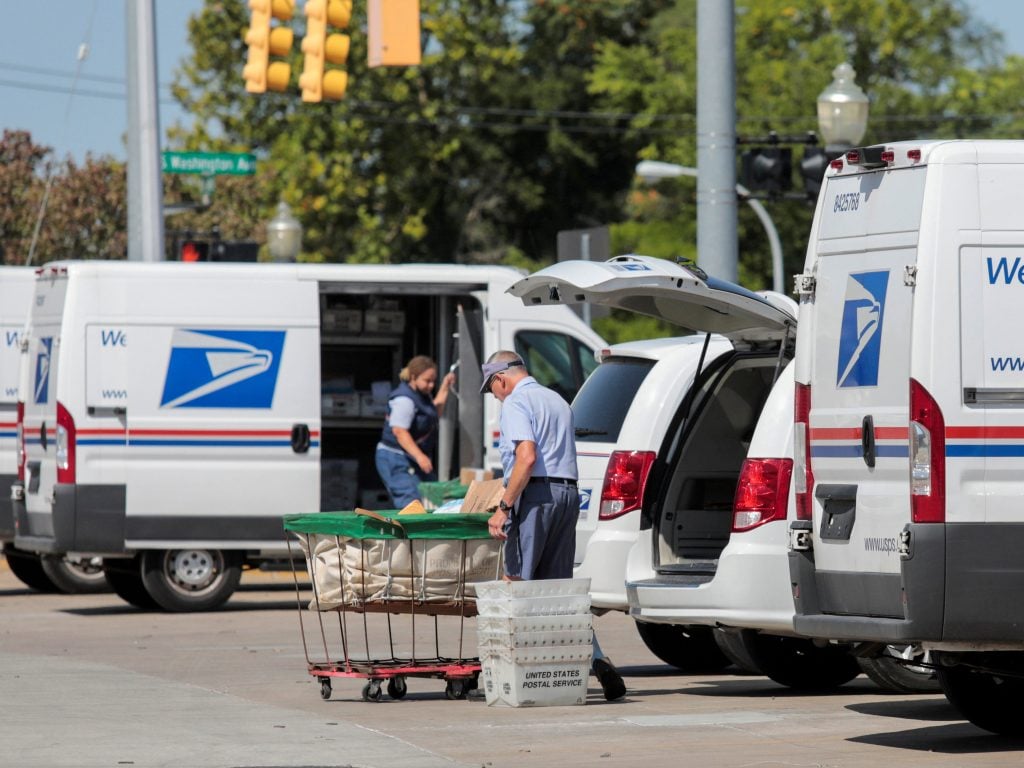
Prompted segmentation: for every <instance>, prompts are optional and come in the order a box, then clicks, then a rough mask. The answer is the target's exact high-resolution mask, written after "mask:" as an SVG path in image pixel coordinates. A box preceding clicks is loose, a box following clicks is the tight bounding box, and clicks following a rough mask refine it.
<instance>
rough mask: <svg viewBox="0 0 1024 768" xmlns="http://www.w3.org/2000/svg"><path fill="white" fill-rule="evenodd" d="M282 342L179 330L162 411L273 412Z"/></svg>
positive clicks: (270, 335)
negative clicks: (247, 409)
mask: <svg viewBox="0 0 1024 768" xmlns="http://www.w3.org/2000/svg"><path fill="white" fill-rule="evenodd" d="M284 336H285V332H284V331H235V330H223V331H221V330H187V329H182V328H176V329H175V330H174V334H173V336H172V338H171V357H170V360H169V361H168V363H167V376H166V377H165V378H164V391H163V395H162V396H161V398H160V407H161V408H270V407H272V406H273V404H274V389H275V387H276V385H277V373H278V370H279V368H280V365H281V350H282V349H283V348H284Z"/></svg>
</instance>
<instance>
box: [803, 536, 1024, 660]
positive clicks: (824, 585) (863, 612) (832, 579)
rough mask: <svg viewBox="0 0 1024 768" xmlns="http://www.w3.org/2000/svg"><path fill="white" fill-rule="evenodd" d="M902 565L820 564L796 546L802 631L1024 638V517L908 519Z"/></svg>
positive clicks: (883, 638) (968, 639)
mask: <svg viewBox="0 0 1024 768" xmlns="http://www.w3.org/2000/svg"><path fill="white" fill-rule="evenodd" d="M905 530H906V531H907V532H908V533H909V534H910V551H909V554H908V555H906V556H903V557H902V559H901V562H900V572H899V573H895V574H883V573H842V572H825V571H818V570H816V568H815V563H814V551H813V550H808V551H802V552H791V553H790V577H791V580H792V584H793V588H794V593H795V601H794V602H795V606H796V614H797V615H796V618H795V620H794V626H795V628H796V631H797V632H799V633H800V634H803V635H810V636H813V637H828V638H831V639H835V640H855V641H870V642H884V643H900V642H904V643H908V642H931V643H974V644H981V645H985V644H992V645H996V644H1005V643H1022V642H1024V602H1022V601H1021V600H1020V598H1019V596H1020V595H1021V594H1022V593H1024V558H1022V557H1021V552H1022V551H1024V524H1014V523H949V524H946V525H937V524H910V525H908V526H907V527H906V529H905Z"/></svg>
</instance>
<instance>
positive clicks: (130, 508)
mask: <svg viewBox="0 0 1024 768" xmlns="http://www.w3.org/2000/svg"><path fill="white" fill-rule="evenodd" d="M522 275H523V273H522V272H520V271H518V270H514V269H510V268H507V267H496V266H466V265H455V264H407V265H349V264H224V263H221V264H218V263H211V264H184V263H162V264H145V263H129V262H107V261H100V262H89V261H82V262H77V261H68V262H57V263H53V264H49V265H46V266H45V267H43V268H42V269H40V270H39V274H38V277H37V278H36V281H35V298H34V302H33V306H32V311H31V315H30V320H29V323H28V324H27V326H26V343H27V351H28V353H27V356H26V357H25V359H24V363H25V365H26V366H27V368H26V371H25V373H26V375H24V376H23V377H22V379H21V381H22V384H23V389H24V390H25V391H24V396H23V400H24V408H23V411H22V413H21V416H20V418H19V428H20V431H19V434H20V435H21V437H22V447H23V452H22V459H21V461H20V462H19V466H18V479H17V480H16V481H15V482H14V484H13V486H12V494H13V506H14V518H15V523H16V531H15V544H16V545H17V547H18V548H19V549H21V550H27V551H31V552H38V553H42V554H44V555H49V554H61V553H78V554H83V555H99V556H102V558H103V568H104V570H105V572H106V578H107V581H108V582H109V583H110V585H111V586H112V587H113V589H114V590H115V591H116V592H117V593H118V594H119V595H120V596H121V597H122V598H124V599H125V600H127V601H128V602H130V603H132V604H135V605H139V606H159V607H162V608H164V609H167V610H178V611H190V610H202V609H208V608H213V607H215V606H218V605H220V604H221V603H223V602H224V601H225V600H227V599H228V597H229V596H230V595H231V594H232V592H233V591H234V589H235V586H236V585H237V583H238V580H239V577H240V571H241V569H242V568H243V567H246V566H249V565H254V564H258V563H260V562H263V561H265V560H266V559H267V558H279V557H283V556H285V555H287V548H286V545H285V539H284V531H283V529H282V527H281V520H282V516H283V515H285V514H291V513H298V512H308V511H319V510H321V509H327V510H330V509H354V508H355V507H357V506H361V507H368V508H371V509H372V508H381V507H388V506H390V505H389V503H388V501H387V496H386V493H383V484H382V482H381V480H380V478H379V477H378V476H377V472H376V468H375V466H374V463H373V459H372V457H373V453H374V448H375V446H376V444H377V441H378V440H379V439H380V434H381V429H382V426H383V422H384V415H385V408H386V402H387V396H388V393H389V391H390V389H391V388H392V387H393V386H394V385H396V384H397V382H398V373H399V371H400V369H401V368H402V367H403V366H404V365H405V364H406V362H407V361H408V360H409V358H411V357H412V356H413V355H418V354H425V355H429V356H431V357H433V358H434V359H435V360H437V361H438V363H439V365H440V368H441V369H442V370H444V371H447V370H449V369H450V368H453V367H454V368H457V370H458V382H457V385H456V393H455V397H454V398H453V400H451V401H449V403H450V405H451V407H449V408H446V411H445V419H444V420H443V421H442V423H441V425H440V428H439V445H440V447H439V450H438V462H437V464H438V466H439V467H440V468H441V472H442V477H444V476H445V475H446V473H445V470H444V468H445V467H446V466H447V467H448V470H449V472H450V471H452V470H454V471H455V472H457V471H458V468H460V467H462V466H468V467H482V466H495V465H499V464H500V461H499V458H498V452H497V434H498V403H497V402H496V401H494V400H493V398H486V399H485V398H483V397H482V396H481V395H480V393H479V388H480V384H481V382H480V361H481V360H484V359H486V358H487V356H488V355H490V354H491V353H492V352H494V351H496V350H498V349H514V350H516V351H517V352H518V353H519V354H520V355H521V356H522V357H523V359H524V360H526V361H527V364H528V365H529V367H530V371H531V372H532V373H533V374H534V376H536V377H537V378H538V380H539V381H541V383H543V384H545V385H547V386H551V387H552V388H554V389H556V391H558V392H560V393H561V394H562V395H563V396H564V397H565V398H566V399H567V400H570V399H571V398H572V397H573V395H574V394H575V392H576V390H577V389H578V388H579V386H580V384H581V383H582V382H583V380H584V379H585V378H586V376H587V374H589V372H590V370H591V369H592V368H593V367H594V366H595V365H596V362H595V360H594V350H595V349H597V348H600V346H602V345H603V341H602V340H601V339H600V337H598V336H597V335H596V334H594V333H593V332H592V331H591V330H590V329H589V328H588V327H587V326H586V325H585V324H584V323H583V322H582V320H580V319H579V317H577V316H576V315H575V314H574V313H573V312H571V311H570V310H569V309H567V308H565V307H548V308H544V309H543V310H542V311H538V310H535V309H529V308H526V307H523V305H522V303H521V302H519V301H516V300H515V299H513V298H512V297H510V296H508V295H507V294H506V289H507V288H508V287H509V286H510V285H511V284H512V283H513V282H515V281H516V280H518V279H519V278H521V277H522ZM382 493H383V498H382Z"/></svg>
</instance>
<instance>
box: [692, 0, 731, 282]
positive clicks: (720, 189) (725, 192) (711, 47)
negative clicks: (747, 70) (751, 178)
mask: <svg viewBox="0 0 1024 768" xmlns="http://www.w3.org/2000/svg"><path fill="white" fill-rule="evenodd" d="M734 15H735V13H734V9H733V0H697V168H698V169H699V171H700V173H699V174H698V176H697V264H698V266H700V268H701V269H703V270H704V271H705V272H707V273H708V274H709V275H711V276H712V277H717V278H720V279H722V280H729V281H730V282H733V283H735V282H736V281H737V276H738V268H737V262H738V260H739V245H738V243H737V239H736V83H735V80H736V57H735V34H734V31H733V20H734Z"/></svg>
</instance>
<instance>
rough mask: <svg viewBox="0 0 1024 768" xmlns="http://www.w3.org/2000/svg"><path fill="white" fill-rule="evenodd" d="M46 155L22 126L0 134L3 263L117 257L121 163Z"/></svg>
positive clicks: (122, 208)
mask: <svg viewBox="0 0 1024 768" xmlns="http://www.w3.org/2000/svg"><path fill="white" fill-rule="evenodd" d="M51 155H52V150H50V149H49V148H48V147H42V146H39V145H36V144H33V143H32V137H31V136H30V135H29V134H28V133H27V132H25V131H4V134H3V138H2V139H0V248H2V252H3V262H4V263H5V264H25V263H30V262H29V259H30V258H31V263H32V264H42V263H44V262H47V261H53V260H56V259H76V258H77V259H81V258H92V259H111V258H114V259H118V258H124V256H125V249H126V237H125V229H126V223H127V208H126V200H125V169H124V164H123V163H117V162H115V161H114V160H112V159H111V158H96V157H92V156H87V157H86V159H85V162H84V163H83V164H82V165H78V164H76V163H75V162H74V161H73V160H71V159H67V160H65V161H63V162H57V161H55V160H53V159H52V157H51ZM47 179H49V184H47ZM47 187H49V189H48V190H47ZM44 201H45V205H44ZM37 226H38V234H37V229H36V228H37ZM33 238H35V250H34V251H33V249H32V243H33Z"/></svg>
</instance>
